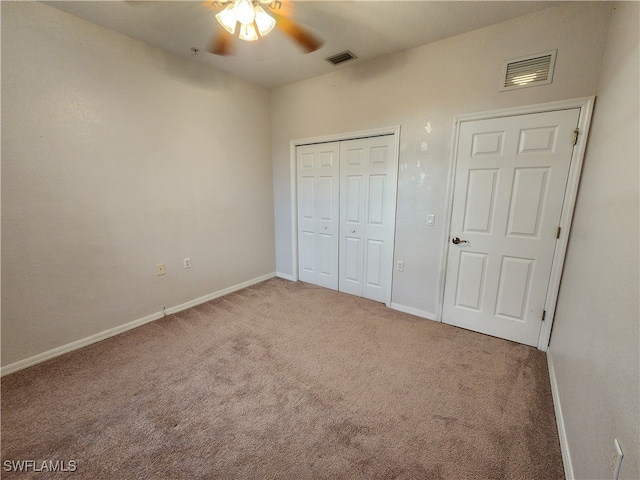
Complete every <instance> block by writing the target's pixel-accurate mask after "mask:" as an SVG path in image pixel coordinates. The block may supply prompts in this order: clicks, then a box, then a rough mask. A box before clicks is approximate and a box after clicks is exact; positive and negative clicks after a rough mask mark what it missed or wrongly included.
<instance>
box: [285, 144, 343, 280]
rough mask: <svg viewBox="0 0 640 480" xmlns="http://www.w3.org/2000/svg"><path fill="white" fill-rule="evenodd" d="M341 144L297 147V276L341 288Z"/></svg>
mask: <svg viewBox="0 0 640 480" xmlns="http://www.w3.org/2000/svg"><path fill="white" fill-rule="evenodd" d="M339 155H340V144H339V142H332V143H321V144H316V145H303V146H300V147H297V150H296V156H297V164H298V169H297V171H298V257H299V258H298V276H299V278H300V280H301V281H303V282H309V283H313V284H316V285H320V286H322V287H326V288H330V289H333V290H337V289H338V225H339V213H338V212H339V210H338V209H339V180H340V175H339V172H340V161H339Z"/></svg>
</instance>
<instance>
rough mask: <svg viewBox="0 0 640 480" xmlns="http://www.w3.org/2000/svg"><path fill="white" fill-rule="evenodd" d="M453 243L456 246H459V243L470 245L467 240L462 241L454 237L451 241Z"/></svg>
mask: <svg viewBox="0 0 640 480" xmlns="http://www.w3.org/2000/svg"><path fill="white" fill-rule="evenodd" d="M451 242H452V243H453V244H454V245H458V244H459V243H469V242H468V241H467V240H460V239H459V238H458V237H453V239H452V240H451Z"/></svg>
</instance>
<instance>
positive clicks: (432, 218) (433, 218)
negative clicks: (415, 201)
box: [427, 215, 436, 227]
mask: <svg viewBox="0 0 640 480" xmlns="http://www.w3.org/2000/svg"><path fill="white" fill-rule="evenodd" d="M435 224H436V216H435V215H427V225H428V226H430V227H433V226H434V225H435Z"/></svg>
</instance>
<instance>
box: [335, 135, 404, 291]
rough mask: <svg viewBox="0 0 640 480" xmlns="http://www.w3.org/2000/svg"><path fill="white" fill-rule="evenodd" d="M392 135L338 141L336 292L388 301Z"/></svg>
mask: <svg viewBox="0 0 640 480" xmlns="http://www.w3.org/2000/svg"><path fill="white" fill-rule="evenodd" d="M394 144H395V141H394V136H393V135H386V136H379V137H371V138H363V139H356V140H347V141H343V142H340V247H339V252H340V254H339V257H340V262H339V264H340V265H339V272H340V284H339V290H340V291H341V292H346V293H351V294H353V295H358V296H361V297H365V298H369V299H371V300H377V301H380V302H385V303H387V302H389V301H390V294H391V276H392V272H393V234H394V226H395V209H396V195H395V192H396V178H397V167H396V163H397V162H396V155H395V153H394Z"/></svg>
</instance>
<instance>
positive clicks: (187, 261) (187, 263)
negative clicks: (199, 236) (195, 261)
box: [184, 258, 191, 268]
mask: <svg viewBox="0 0 640 480" xmlns="http://www.w3.org/2000/svg"><path fill="white" fill-rule="evenodd" d="M184 268H191V258H185V259H184Z"/></svg>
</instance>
